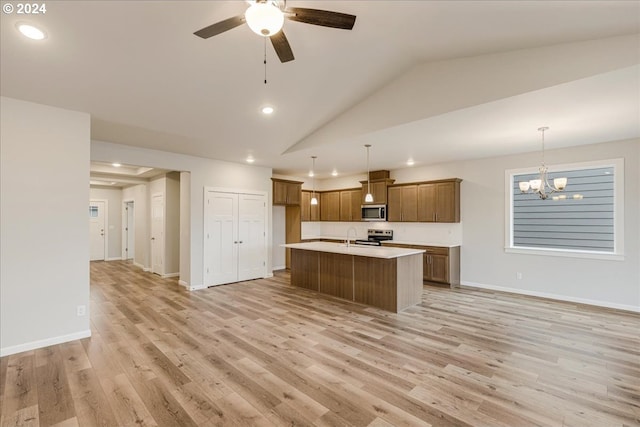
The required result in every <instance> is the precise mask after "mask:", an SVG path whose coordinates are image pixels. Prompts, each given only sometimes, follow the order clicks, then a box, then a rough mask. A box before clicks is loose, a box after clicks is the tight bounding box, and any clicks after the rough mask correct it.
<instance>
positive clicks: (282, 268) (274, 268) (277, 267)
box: [271, 265, 287, 270]
mask: <svg viewBox="0 0 640 427" xmlns="http://www.w3.org/2000/svg"><path fill="white" fill-rule="evenodd" d="M286 268H287V266H285V265H278V266H275V267H273V268H271V269H272V270H284V269H286Z"/></svg>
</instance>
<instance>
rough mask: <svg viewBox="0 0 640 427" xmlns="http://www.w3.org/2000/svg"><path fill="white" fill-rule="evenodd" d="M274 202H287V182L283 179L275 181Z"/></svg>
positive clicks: (279, 203) (283, 203)
mask: <svg viewBox="0 0 640 427" xmlns="http://www.w3.org/2000/svg"><path fill="white" fill-rule="evenodd" d="M273 204H274V205H286V204H287V183H286V182H281V181H273Z"/></svg>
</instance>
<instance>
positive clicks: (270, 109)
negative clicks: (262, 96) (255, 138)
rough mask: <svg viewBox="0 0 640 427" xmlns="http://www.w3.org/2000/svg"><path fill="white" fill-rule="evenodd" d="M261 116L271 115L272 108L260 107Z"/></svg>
mask: <svg viewBox="0 0 640 427" xmlns="http://www.w3.org/2000/svg"><path fill="white" fill-rule="evenodd" d="M262 114H267V115H269V114H273V107H269V106H267V107H262Z"/></svg>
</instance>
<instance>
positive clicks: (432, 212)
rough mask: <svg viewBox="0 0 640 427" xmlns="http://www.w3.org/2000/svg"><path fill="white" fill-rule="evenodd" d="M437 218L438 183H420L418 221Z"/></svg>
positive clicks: (432, 220)
mask: <svg viewBox="0 0 640 427" xmlns="http://www.w3.org/2000/svg"><path fill="white" fill-rule="evenodd" d="M435 220H436V184H420V185H418V221H422V222H435Z"/></svg>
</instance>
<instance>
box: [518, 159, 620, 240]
mask: <svg viewBox="0 0 640 427" xmlns="http://www.w3.org/2000/svg"><path fill="white" fill-rule="evenodd" d="M548 175H549V183H550V184H552V185H553V178H559V177H564V176H566V177H567V178H568V184H567V187H566V189H565V190H564V191H562V192H557V193H554V194H553V195H552V196H550V197H549V198H548V199H547V200H542V199H540V197H539V196H538V195H537V194H535V193H534V194H529V193H524V194H523V193H521V192H520V188H519V187H518V183H519V182H520V181H529V180H531V179H536V178H537V177H538V173H532V174H520V175H514V176H513V246H514V247H527V248H554V249H573V250H582V251H594V252H611V253H612V252H614V207H615V206H614V168H613V167H598V168H592V169H576V170H566V171H557V172H553V173H549V174H548Z"/></svg>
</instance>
